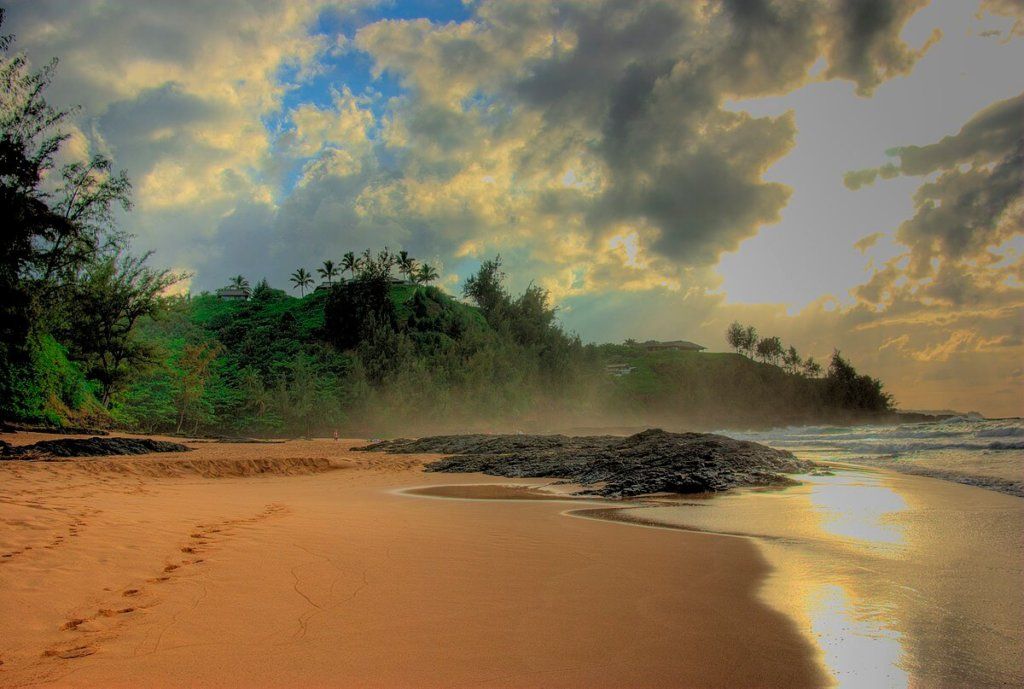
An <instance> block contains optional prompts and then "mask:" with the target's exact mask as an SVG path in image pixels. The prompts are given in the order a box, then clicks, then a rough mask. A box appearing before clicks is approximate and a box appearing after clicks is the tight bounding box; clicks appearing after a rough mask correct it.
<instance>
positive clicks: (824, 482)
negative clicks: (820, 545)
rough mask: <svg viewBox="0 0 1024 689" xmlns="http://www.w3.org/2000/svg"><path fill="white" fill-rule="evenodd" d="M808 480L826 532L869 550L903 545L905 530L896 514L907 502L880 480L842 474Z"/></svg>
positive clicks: (811, 498) (814, 508)
mask: <svg viewBox="0 0 1024 689" xmlns="http://www.w3.org/2000/svg"><path fill="white" fill-rule="evenodd" d="M807 481H808V483H809V485H810V492H809V494H808V498H809V499H810V502H811V506H812V509H813V511H814V512H815V513H816V514H817V516H818V518H819V519H820V520H821V521H820V525H821V528H822V529H823V530H824V531H825V532H827V533H830V534H834V535H836V536H841V537H844V538H850V539H853V540H854V541H855V542H856V543H858V544H860V545H862V546H865V547H869V548H871V547H874V548H877V547H880V546H884V545H889V546H895V545H899V544H901V543H902V542H903V538H904V529H903V526H902V524H900V522H899V521H898V519H896V513H898V512H901V511H902V510H905V509H906V508H907V503H906V501H905V500H904V499H903V498H902V497H901V496H900V494H899V493H897V492H896V491H894V490H892V488H890V487H889V486H886V485H885V484H883V483H881V482H880V481H879V480H878V478H877V477H874V476H870V475H858V474H852V473H841V474H839V475H836V476H809V477H807Z"/></svg>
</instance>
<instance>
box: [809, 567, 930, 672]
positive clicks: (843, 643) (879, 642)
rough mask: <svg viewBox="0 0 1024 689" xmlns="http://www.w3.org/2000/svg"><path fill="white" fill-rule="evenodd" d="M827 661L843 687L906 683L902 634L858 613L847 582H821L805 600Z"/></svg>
mask: <svg viewBox="0 0 1024 689" xmlns="http://www.w3.org/2000/svg"><path fill="white" fill-rule="evenodd" d="M803 605H804V607H805V608H806V609H807V610H808V612H809V614H810V622H811V631H812V633H813V634H814V636H815V637H816V639H817V642H818V648H819V649H821V652H822V653H823V654H824V656H825V657H824V660H825V665H826V667H828V669H829V671H830V672H831V673H832V676H833V678H834V679H835V680H836V683H837V685H838V686H840V687H906V686H908V685H909V680H910V678H909V676H908V675H907V672H906V670H904V669H903V667H902V664H901V662H900V661H901V658H902V655H903V647H902V645H901V643H900V634H899V632H896V631H894V630H892V629H886V628H885V627H883V626H882V625H880V624H879V621H878V619H877V618H876V617H875V616H866V617H865V616H863V615H858V614H857V613H858V610H857V606H856V604H855V603H853V602H852V601H851V600H850V596H849V594H848V593H847V591H846V589H845V588H844V587H843V586H840V585H838V584H817V585H814V586H812V587H811V590H810V592H809V595H808V596H807V599H806V600H805V601H804V603H803Z"/></svg>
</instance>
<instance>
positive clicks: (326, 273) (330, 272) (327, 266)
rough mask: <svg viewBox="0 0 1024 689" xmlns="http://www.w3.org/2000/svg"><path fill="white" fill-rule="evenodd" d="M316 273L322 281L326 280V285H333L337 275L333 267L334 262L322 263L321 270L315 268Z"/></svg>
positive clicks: (336, 270)
mask: <svg viewBox="0 0 1024 689" xmlns="http://www.w3.org/2000/svg"><path fill="white" fill-rule="evenodd" d="M316 272H317V273H319V274H320V277H322V278H323V279H324V280H327V284H329V285H330V284H333V283H334V278H335V277H336V276H337V275H338V269H337V268H336V267H335V265H334V261H330V260H328V261H324V266H323V268H317V269H316Z"/></svg>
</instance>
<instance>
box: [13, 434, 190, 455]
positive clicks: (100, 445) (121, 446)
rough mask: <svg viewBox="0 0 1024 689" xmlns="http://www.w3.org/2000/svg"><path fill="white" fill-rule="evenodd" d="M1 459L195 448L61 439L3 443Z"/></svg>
mask: <svg viewBox="0 0 1024 689" xmlns="http://www.w3.org/2000/svg"><path fill="white" fill-rule="evenodd" d="M0 443H2V444H0V458H3V459H34V458H46V457H106V456H111V455H146V454H149V453H151V452H189V451H191V450H192V448H190V447H187V446H185V445H181V444H180V443H171V442H167V441H166V440H152V439H150V438H116V437H107V438H60V439H57V440H43V441H40V442H38V443H33V444H32V445H10V444H8V443H4V442H2V441H0Z"/></svg>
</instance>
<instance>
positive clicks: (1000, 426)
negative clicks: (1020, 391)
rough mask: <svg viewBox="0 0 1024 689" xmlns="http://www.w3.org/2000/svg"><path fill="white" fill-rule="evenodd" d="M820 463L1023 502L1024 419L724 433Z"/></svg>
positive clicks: (961, 419) (964, 419) (968, 418)
mask: <svg viewBox="0 0 1024 689" xmlns="http://www.w3.org/2000/svg"><path fill="white" fill-rule="evenodd" d="M722 433H723V434H724V435H728V436H731V437H734V438H742V439H746V440H753V441H755V442H759V443H764V444H766V445H771V446H772V447H777V448H782V449H786V450H790V451H791V452H793V453H794V454H796V455H798V456H800V457H803V458H806V459H811V460H814V461H816V462H824V463H829V462H839V463H850V464H864V465H871V466H883V467H885V468H888V469H895V470H897V471H901V472H904V473H909V474H919V475H925V476H934V477H937V478H943V479H947V480H953V481H957V482H959V483H965V484H969V485H974V486H979V487H982V488H988V489H991V490H998V491H1000V492H1004V493H1008V494H1011V495H1016V496H1018V497H1024V419H1019V418H1012V419H979V418H972V417H952V418H946V419H941V420H937V421H932V422H927V423H908V424H901V425H897V426H893V425H888V426H877V425H863V426H794V427H789V428H777V429H772V430H769V431H759V432H736V431H722Z"/></svg>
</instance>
